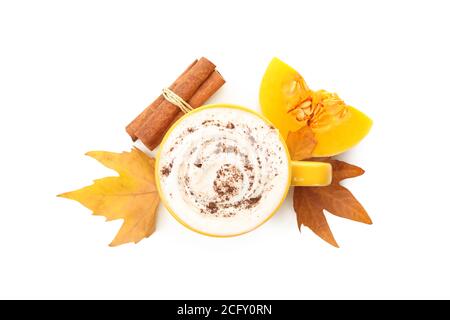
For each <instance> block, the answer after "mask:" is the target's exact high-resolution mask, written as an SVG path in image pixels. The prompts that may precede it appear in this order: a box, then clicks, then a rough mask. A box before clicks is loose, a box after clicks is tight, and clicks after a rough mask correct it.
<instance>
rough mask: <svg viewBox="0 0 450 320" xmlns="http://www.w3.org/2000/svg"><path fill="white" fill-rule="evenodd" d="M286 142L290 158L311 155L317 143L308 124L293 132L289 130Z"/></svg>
mask: <svg viewBox="0 0 450 320" xmlns="http://www.w3.org/2000/svg"><path fill="white" fill-rule="evenodd" d="M286 144H287V146H288V149H289V153H290V155H291V159H292V160H297V161H298V160H303V159H307V158H310V157H311V154H312V152H313V150H314V148H315V146H316V144H317V140H316V139H315V138H314V132H313V131H312V130H311V128H310V127H309V126H304V127H302V128H300V129H298V130H297V131H295V132H292V131H290V132H289V134H288V136H287V139H286Z"/></svg>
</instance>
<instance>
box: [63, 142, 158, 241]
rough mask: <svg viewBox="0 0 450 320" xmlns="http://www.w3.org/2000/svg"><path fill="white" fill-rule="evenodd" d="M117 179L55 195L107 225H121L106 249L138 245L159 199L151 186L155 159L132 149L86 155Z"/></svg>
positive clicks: (151, 224) (150, 224)
mask: <svg viewBox="0 0 450 320" xmlns="http://www.w3.org/2000/svg"><path fill="white" fill-rule="evenodd" d="M86 155H88V156H90V157H92V158H94V159H96V160H98V161H99V162H100V163H102V164H103V165H105V166H106V167H108V168H110V169H113V170H115V171H117V173H119V176H115V177H106V178H102V179H98V180H95V181H94V184H92V185H90V186H88V187H84V188H82V189H79V190H76V191H71V192H67V193H63V194H61V195H59V196H60V197H64V198H67V199H72V200H76V201H78V202H80V203H81V204H82V205H84V206H85V207H87V208H89V209H91V210H92V212H93V214H94V215H102V216H105V217H106V219H107V221H110V220H116V219H123V220H124V222H123V224H122V227H121V228H120V230H119V232H118V233H117V235H116V237H115V238H114V240H113V241H112V242H111V244H110V246H118V245H121V244H124V243H128V242H134V243H138V242H139V241H140V240H142V239H144V238H146V237H149V236H150V235H151V234H152V233H153V231H154V230H155V216H156V209H157V207H158V203H159V196H158V192H157V190H156V185H155V175H154V171H155V159H153V158H150V157H148V156H147V155H145V154H144V153H143V152H142V151H140V150H138V149H136V148H133V149H132V150H131V152H122V153H113V152H106V151H93V152H88V153H87V154H86Z"/></svg>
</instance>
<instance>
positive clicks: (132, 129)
mask: <svg viewBox="0 0 450 320" xmlns="http://www.w3.org/2000/svg"><path fill="white" fill-rule="evenodd" d="M197 61H198V60H197V59H196V60H195V61H194V62H192V63H191V64H190V65H189V67H187V69H186V70H184V72H183V73H182V74H181V75H180V76H179V77H178V78H177V79H176V80H175V81H174V83H172V84H171V85H170V87H169V89H170V90H173V89H174V88H175V87H176V86H177V85H178V84H179V83H180V80H182V78H183V76H184V75H185V74H186V73H187V72H188V71H189V70H191V68H192V67H193V66H194V65H195V64H196V63H197ZM163 101H164V97H163V96H162V95H160V96H159V97H158V98H156V100H155V101H153V102H152V103H151V104H150V105H149V106H148V107H147V108H145V109H144V111H142V112H141V113H140V114H139V115H138V116H137V117H136V118H135V119H134V120H133V121H131V122H130V124H129V125H128V126H127V127H126V129H125V130H126V131H127V133H128V134H129V135H130V137H131V139H133V141H136V140H137V136H136V131H138V130H139V128H140V127H141V126H142V125H143V124H144V123H145V121H146V120H147V119H148V118H149V116H150V114H152V112H153V111H154V110H155V109H156V108H157V107H158V106H159V105H160V104H161V102H163Z"/></svg>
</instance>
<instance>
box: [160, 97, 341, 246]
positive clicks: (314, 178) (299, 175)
mask: <svg viewBox="0 0 450 320" xmlns="http://www.w3.org/2000/svg"><path fill="white" fill-rule="evenodd" d="M212 108H229V109H238V110H241V111H245V112H248V113H251V114H253V115H255V116H257V117H259V118H261V119H262V120H264V122H266V123H267V124H269V125H272V123H271V122H270V121H269V120H268V119H266V118H265V117H264V116H263V115H262V114H260V113H258V112H256V111H254V110H251V109H248V108H245V107H241V106H237V105H231V104H210V105H206V106H203V107H200V108H197V109H195V110H193V111H191V112H189V113H187V114H185V115H184V116H183V117H181V118H180V119H178V121H176V122H175V123H174V124H173V125H172V127H171V128H170V129H169V130H168V131H167V133H166V135H165V136H164V138H163V140H162V142H161V145H160V147H159V151H158V154H157V155H156V165H155V177H156V186H157V189H158V193H159V195H160V197H161V201H162V203H163V205H164V207H165V208H166V209H167V210H168V211H169V212H170V213H171V215H172V216H173V217H174V218H175V219H176V220H177V221H178V222H180V223H181V224H182V225H184V226H185V227H187V228H188V229H190V230H192V231H195V232H198V233H201V234H203V235H207V236H212V237H232V236H238V235H241V234H244V233H247V232H249V231H252V230H254V229H256V228H257V227H259V226H261V225H262V224H264V223H265V222H266V221H267V220H269V219H270V218H271V217H272V216H273V215H274V214H275V213H276V212H277V210H278V209H279V207H280V206H281V204H282V203H283V201H284V199H285V198H286V195H287V193H288V191H289V187H291V186H327V185H329V184H330V183H331V178H332V170H331V165H330V164H329V163H325V162H315V161H290V162H289V168H288V170H289V179H288V183H287V184H286V185H284V186H280V188H284V189H285V191H284V193H283V196H282V197H281V198H280V199H279V204H278V205H277V206H276V208H275V210H274V211H273V212H272V213H271V214H269V215H268V216H267V218H266V219H265V220H263V221H261V223H260V224H259V225H257V226H255V227H254V228H252V229H250V230H247V231H245V232H241V233H237V234H231V235H225V236H224V235H215V234H209V233H205V232H203V231H201V230H197V229H195V228H193V227H192V226H190V225H189V224H188V223H186V222H185V221H183V220H182V219H181V218H180V217H179V215H177V213H176V212H175V211H174V210H173V209H172V207H171V206H170V203H169V201H167V199H166V197H165V195H164V193H163V192H162V189H161V185H160V181H161V178H160V170H159V169H158V168H159V161H160V156H161V151H162V150H163V149H164V144H165V142H166V140H167V138H168V136H169V135H170V134H171V132H172V131H173V129H174V128H175V127H177V125H178V124H180V123H181V122H183V121H184V119H186V118H188V117H190V116H192V115H193V114H195V113H197V112H201V111H202V110H205V109H212ZM278 137H279V139H280V141H281V144H282V145H283V146H284V150H283V152H285V153H286V155H287V158H288V159H290V156H289V150H288V148H287V145H286V143H285V142H284V139H283V137H282V136H281V135H280V134H278ZM289 181H290V183H289Z"/></svg>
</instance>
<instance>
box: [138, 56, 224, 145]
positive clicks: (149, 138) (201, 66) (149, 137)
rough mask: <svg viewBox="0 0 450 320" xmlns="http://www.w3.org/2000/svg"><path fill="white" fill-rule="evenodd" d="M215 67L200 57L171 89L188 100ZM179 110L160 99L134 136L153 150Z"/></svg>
mask: <svg viewBox="0 0 450 320" xmlns="http://www.w3.org/2000/svg"><path fill="white" fill-rule="evenodd" d="M215 67H216V66H215V65H214V64H213V63H212V62H211V61H209V60H208V59H206V58H201V59H200V60H198V62H197V63H195V64H194V65H193V66H192V68H190V69H189V70H188V71H187V72H186V73H185V74H184V75H183V76H182V77H181V78H180V80H179V83H178V84H176V85H175V86H174V88H173V89H172V91H173V92H175V93H176V94H177V95H178V96H179V97H180V98H182V99H183V100H185V101H189V100H190V99H191V98H192V97H193V96H194V94H195V93H196V91H197V90H198V89H199V88H200V86H201V85H202V84H203V82H205V80H206V79H207V78H208V77H209V76H210V75H211V74H212V73H213V71H214V69H215ZM219 75H220V74H219ZM200 100H201V99H200ZM179 110H180V109H179V108H178V107H177V106H175V105H173V104H171V103H170V102H168V101H167V100H164V101H162V102H161V103H160V104H159V106H157V107H156V109H154V110H153V112H151V113H150V115H149V116H148V117H147V119H146V120H145V122H144V123H143V124H142V125H141V126H140V128H139V129H138V130H137V131H136V133H135V135H136V137H137V138H139V139H140V140H141V141H142V142H143V143H144V145H146V146H147V147H148V148H149V149H151V150H153V149H154V148H156V147H157V146H158V144H159V142H160V140H161V137H162V136H163V135H164V134H165V132H166V131H167V129H168V127H169V125H170V124H171V123H172V121H173V120H174V119H175V117H176V116H177V115H178V113H179Z"/></svg>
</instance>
